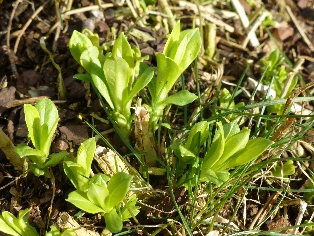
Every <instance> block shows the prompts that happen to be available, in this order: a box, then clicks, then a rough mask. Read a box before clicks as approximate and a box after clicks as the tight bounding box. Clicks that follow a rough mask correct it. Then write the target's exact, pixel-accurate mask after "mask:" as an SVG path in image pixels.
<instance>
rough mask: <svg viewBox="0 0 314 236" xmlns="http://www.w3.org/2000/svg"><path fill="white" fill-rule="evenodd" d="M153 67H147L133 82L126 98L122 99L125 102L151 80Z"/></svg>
mask: <svg viewBox="0 0 314 236" xmlns="http://www.w3.org/2000/svg"><path fill="white" fill-rule="evenodd" d="M155 69H156V68H155V67H148V68H147V69H146V70H145V71H144V72H143V74H141V76H140V78H139V79H138V80H137V81H136V82H135V84H134V86H133V88H132V90H131V92H130V94H129V96H128V98H127V99H126V100H125V101H124V103H125V104H126V103H127V102H128V101H130V100H132V99H133V97H134V96H135V95H136V94H137V93H138V92H139V91H140V90H142V89H143V88H144V87H145V86H146V85H147V84H148V83H149V82H150V81H151V79H152V78H153V76H154V71H155Z"/></svg>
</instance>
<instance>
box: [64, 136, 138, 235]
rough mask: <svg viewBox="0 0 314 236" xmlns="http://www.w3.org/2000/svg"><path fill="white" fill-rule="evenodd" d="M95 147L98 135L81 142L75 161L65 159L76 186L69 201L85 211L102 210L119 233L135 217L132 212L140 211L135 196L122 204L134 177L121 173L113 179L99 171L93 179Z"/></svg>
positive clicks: (65, 166)
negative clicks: (91, 169)
mask: <svg viewBox="0 0 314 236" xmlns="http://www.w3.org/2000/svg"><path fill="white" fill-rule="evenodd" d="M95 149H96V141H95V138H90V139H88V140H86V141H84V142H83V143H82V144H81V146H80V148H79V150H78V153H77V158H76V161H75V162H74V161H72V160H71V159H69V158H68V159H67V160H65V161H64V163H63V167H64V172H65V173H66V175H67V176H68V178H69V179H70V181H71V182H72V184H73V185H74V187H75V188H76V189H77V190H76V191H73V192H71V193H70V194H69V196H68V199H67V201H69V202H71V203H72V204H73V205H75V206H76V207H78V208H80V209H82V210H83V211H86V212H89V213H92V214H96V213H101V214H102V215H103V216H104V218H105V222H106V225H107V228H108V229H109V230H110V231H111V232H113V233H116V232H119V231H121V229H122V225H123V224H122V222H123V221H125V220H127V219H129V218H130V217H132V214H133V215H136V214H138V213H139V208H138V207H137V206H135V204H136V200H137V199H136V196H135V195H133V196H132V197H130V198H129V199H128V201H127V202H126V203H125V204H124V205H123V206H122V205H121V202H122V201H124V200H125V198H126V194H127V192H128V189H129V186H130V183H131V178H132V177H131V176H130V175H128V174H126V173H124V172H118V173H116V174H115V175H114V176H113V177H112V178H111V179H110V178H109V177H107V176H106V175H105V174H96V175H94V176H93V177H92V178H90V177H89V176H90V168H91V164H92V160H93V157H94V152H95ZM130 212H131V213H132V214H131V213H130Z"/></svg>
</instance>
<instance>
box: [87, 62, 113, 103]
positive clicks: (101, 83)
mask: <svg viewBox="0 0 314 236" xmlns="http://www.w3.org/2000/svg"><path fill="white" fill-rule="evenodd" d="M91 62H93V67H92V69H91V77H92V80H93V83H94V84H95V87H96V88H97V90H98V91H99V93H100V94H101V96H103V97H104V99H105V100H106V102H107V103H108V105H109V106H110V107H111V108H112V109H113V108H114V106H113V101H112V99H111V97H110V93H109V89H108V88H109V86H108V84H107V81H106V80H105V74H104V71H103V69H102V66H101V65H100V61H99V60H98V59H95V58H91Z"/></svg>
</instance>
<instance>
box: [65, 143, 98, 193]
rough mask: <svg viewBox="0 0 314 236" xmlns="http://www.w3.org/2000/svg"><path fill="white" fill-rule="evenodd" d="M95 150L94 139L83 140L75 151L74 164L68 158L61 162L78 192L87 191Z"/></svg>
mask: <svg viewBox="0 0 314 236" xmlns="http://www.w3.org/2000/svg"><path fill="white" fill-rule="evenodd" d="M95 149H96V141H95V138H90V139H87V140H85V141H84V142H83V143H82V144H81V146H80V147H79V149H78V151H77V157H76V160H75V162H74V161H72V160H71V159H70V158H67V159H65V161H64V162H63V169H64V172H65V174H66V175H67V176H68V178H69V179H70V181H71V182H72V184H73V185H74V187H75V188H76V189H78V190H82V191H86V190H87V189H88V183H89V175H90V168H91V164H92V161H93V158H94V153H95Z"/></svg>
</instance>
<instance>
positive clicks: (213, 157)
mask: <svg viewBox="0 0 314 236" xmlns="http://www.w3.org/2000/svg"><path fill="white" fill-rule="evenodd" d="M208 125H209V123H208V122H207V121H201V122H198V123H196V124H195V125H194V126H193V127H192V129H191V130H190V132H189V136H188V138H187V141H186V142H185V144H183V143H181V142H180V141H175V142H174V143H173V144H172V145H171V149H172V150H173V151H174V153H175V155H176V157H177V160H176V173H177V177H179V181H178V183H177V185H179V186H180V185H185V184H186V183H187V181H191V180H193V179H194V178H195V176H196V175H198V174H197V173H196V171H197V169H198V166H199V164H198V163H199V162H201V173H200V181H201V182H208V181H209V182H212V183H215V184H216V185H220V184H222V183H223V182H225V181H227V180H228V179H229V172H228V169H230V168H234V167H236V166H239V165H243V164H246V163H248V162H250V161H252V160H253V159H255V158H257V157H258V156H259V155H261V154H262V153H263V152H264V151H265V150H266V149H267V148H268V147H269V146H270V145H271V144H272V143H273V142H272V141H271V140H268V139H265V138H255V139H251V140H249V135H250V130H249V129H248V128H245V129H243V130H240V128H239V126H238V124H237V123H236V121H232V122H230V123H227V124H224V125H222V123H221V122H217V123H216V126H217V130H216V133H215V135H214V137H213V140H212V143H211V146H210V147H209V148H207V151H206V152H205V155H204V158H200V156H199V153H200V150H201V148H202V147H203V145H204V143H205V142H206V140H207V139H208V137H209V129H208ZM187 167H188V171H186V168H187ZM194 184H196V182H195V183H194Z"/></svg>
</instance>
